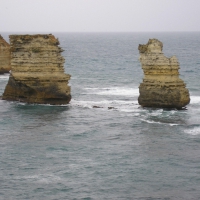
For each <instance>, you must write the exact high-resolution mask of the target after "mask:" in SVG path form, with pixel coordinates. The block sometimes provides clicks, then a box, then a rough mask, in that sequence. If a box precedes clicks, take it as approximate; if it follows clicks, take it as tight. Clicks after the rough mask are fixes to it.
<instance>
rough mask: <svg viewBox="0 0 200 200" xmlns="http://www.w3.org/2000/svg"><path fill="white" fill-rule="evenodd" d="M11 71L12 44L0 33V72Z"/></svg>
mask: <svg viewBox="0 0 200 200" xmlns="http://www.w3.org/2000/svg"><path fill="white" fill-rule="evenodd" d="M9 71H10V45H9V44H8V43H7V42H6V41H5V40H4V39H3V37H2V36H1V35H0V74H4V73H8V72H9Z"/></svg>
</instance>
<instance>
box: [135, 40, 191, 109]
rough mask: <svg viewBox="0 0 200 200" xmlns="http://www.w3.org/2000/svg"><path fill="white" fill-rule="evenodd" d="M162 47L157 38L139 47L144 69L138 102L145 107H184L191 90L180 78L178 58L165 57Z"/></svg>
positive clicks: (188, 100)
mask: <svg viewBox="0 0 200 200" xmlns="http://www.w3.org/2000/svg"><path fill="white" fill-rule="evenodd" d="M162 48H163V44H162V42H160V41H159V40H157V39H149V41H148V43H147V44H146V45H139V47H138V50H139V52H140V62H141V64H142V69H143V71H144V79H143V83H141V84H140V86H139V92H140V95H139V98H138V103H139V104H140V105H141V106H143V107H155V108H177V109H181V108H183V107H185V106H186V105H187V104H188V103H189V102H190V97H189V91H188V89H187V88H185V87H186V84H185V83H184V82H183V81H182V80H181V79H180V78H179V71H178V70H179V62H178V60H177V58H176V57H175V56H172V57H171V58H167V57H165V56H164V54H163V53H162Z"/></svg>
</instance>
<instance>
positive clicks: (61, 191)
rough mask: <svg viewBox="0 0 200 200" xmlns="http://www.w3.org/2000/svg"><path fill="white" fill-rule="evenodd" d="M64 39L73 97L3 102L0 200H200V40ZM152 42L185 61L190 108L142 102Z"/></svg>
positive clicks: (190, 36)
mask: <svg viewBox="0 0 200 200" xmlns="http://www.w3.org/2000/svg"><path fill="white" fill-rule="evenodd" d="M9 34H12V33H9ZM55 35H56V37H58V38H59V40H60V45H61V47H63V49H64V50H65V51H64V52H63V56H64V57H65V59H66V61H65V72H66V73H69V74H71V75H72V77H71V80H70V85H71V90H72V91H71V93H72V100H71V102H70V104H69V105H66V106H50V105H33V104H31V105H29V104H25V103H20V102H8V101H3V100H0V116H1V117H0V163H1V164H0V199H6V200H10V199H15V200H24V199H35V200H38V199H42V200H43V199H48V200H56V199H59V200H60V199H87V200H91V199H100V200H102V199H124V200H125V199H136V200H137V199H138V200H154V199H156V200H158V199H159V200H174V199H176V200H179V199H180V200H188V199H194V200H197V199H200V79H199V77H200V33H55ZM2 36H4V37H5V38H6V39H7V38H8V33H3V34H2ZM149 38H157V39H159V40H161V41H162V42H163V44H164V49H163V52H164V53H165V55H167V56H172V55H176V56H177V58H178V60H179V62H180V77H181V78H182V79H183V80H184V81H185V83H186V84H187V88H188V89H189V91H190V96H191V102H190V104H189V105H188V106H187V109H186V110H175V109H174V110H166V109H151V108H148V109H147V108H141V107H140V106H139V105H138V102H137V98H138V95H139V90H138V86H139V84H140V83H141V82H142V78H143V72H142V69H141V65H140V63H139V60H138V57H139V53H138V50H137V48H138V45H139V44H145V43H147V41H148V39H149ZM8 77H9V75H0V95H1V94H2V93H3V91H4V88H5V85H6V83H7V81H8ZM93 106H98V107H99V108H94V107H93ZM109 107H113V108H112V109H109Z"/></svg>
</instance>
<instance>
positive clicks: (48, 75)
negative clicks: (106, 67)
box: [2, 34, 71, 105]
mask: <svg viewBox="0 0 200 200" xmlns="http://www.w3.org/2000/svg"><path fill="white" fill-rule="evenodd" d="M9 37H10V45H11V69H12V70H11V74H10V77H9V81H8V84H7V86H6V88H5V91H4V93H3V97H2V99H4V100H11V101H22V102H28V103H39V104H53V105H61V104H67V103H69V101H70V100H71V95H70V87H69V86H68V81H69V79H70V75H69V74H65V73H64V67H63V65H64V58H63V57H62V56H61V52H62V51H63V50H62V49H61V48H60V47H59V46H58V45H59V41H58V39H56V38H55V37H54V36H53V35H51V34H49V35H39V34H38V35H10V36H9Z"/></svg>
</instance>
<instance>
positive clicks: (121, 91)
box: [85, 87, 139, 97]
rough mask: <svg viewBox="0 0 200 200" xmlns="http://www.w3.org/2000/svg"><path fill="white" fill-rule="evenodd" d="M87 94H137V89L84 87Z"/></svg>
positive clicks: (131, 95) (130, 95)
mask: <svg viewBox="0 0 200 200" xmlns="http://www.w3.org/2000/svg"><path fill="white" fill-rule="evenodd" d="M85 90H87V91H88V92H87V93H88V94H97V95H115V96H129V97H133V96H139V89H138V88H137V89H135V88H125V87H109V88H85Z"/></svg>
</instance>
